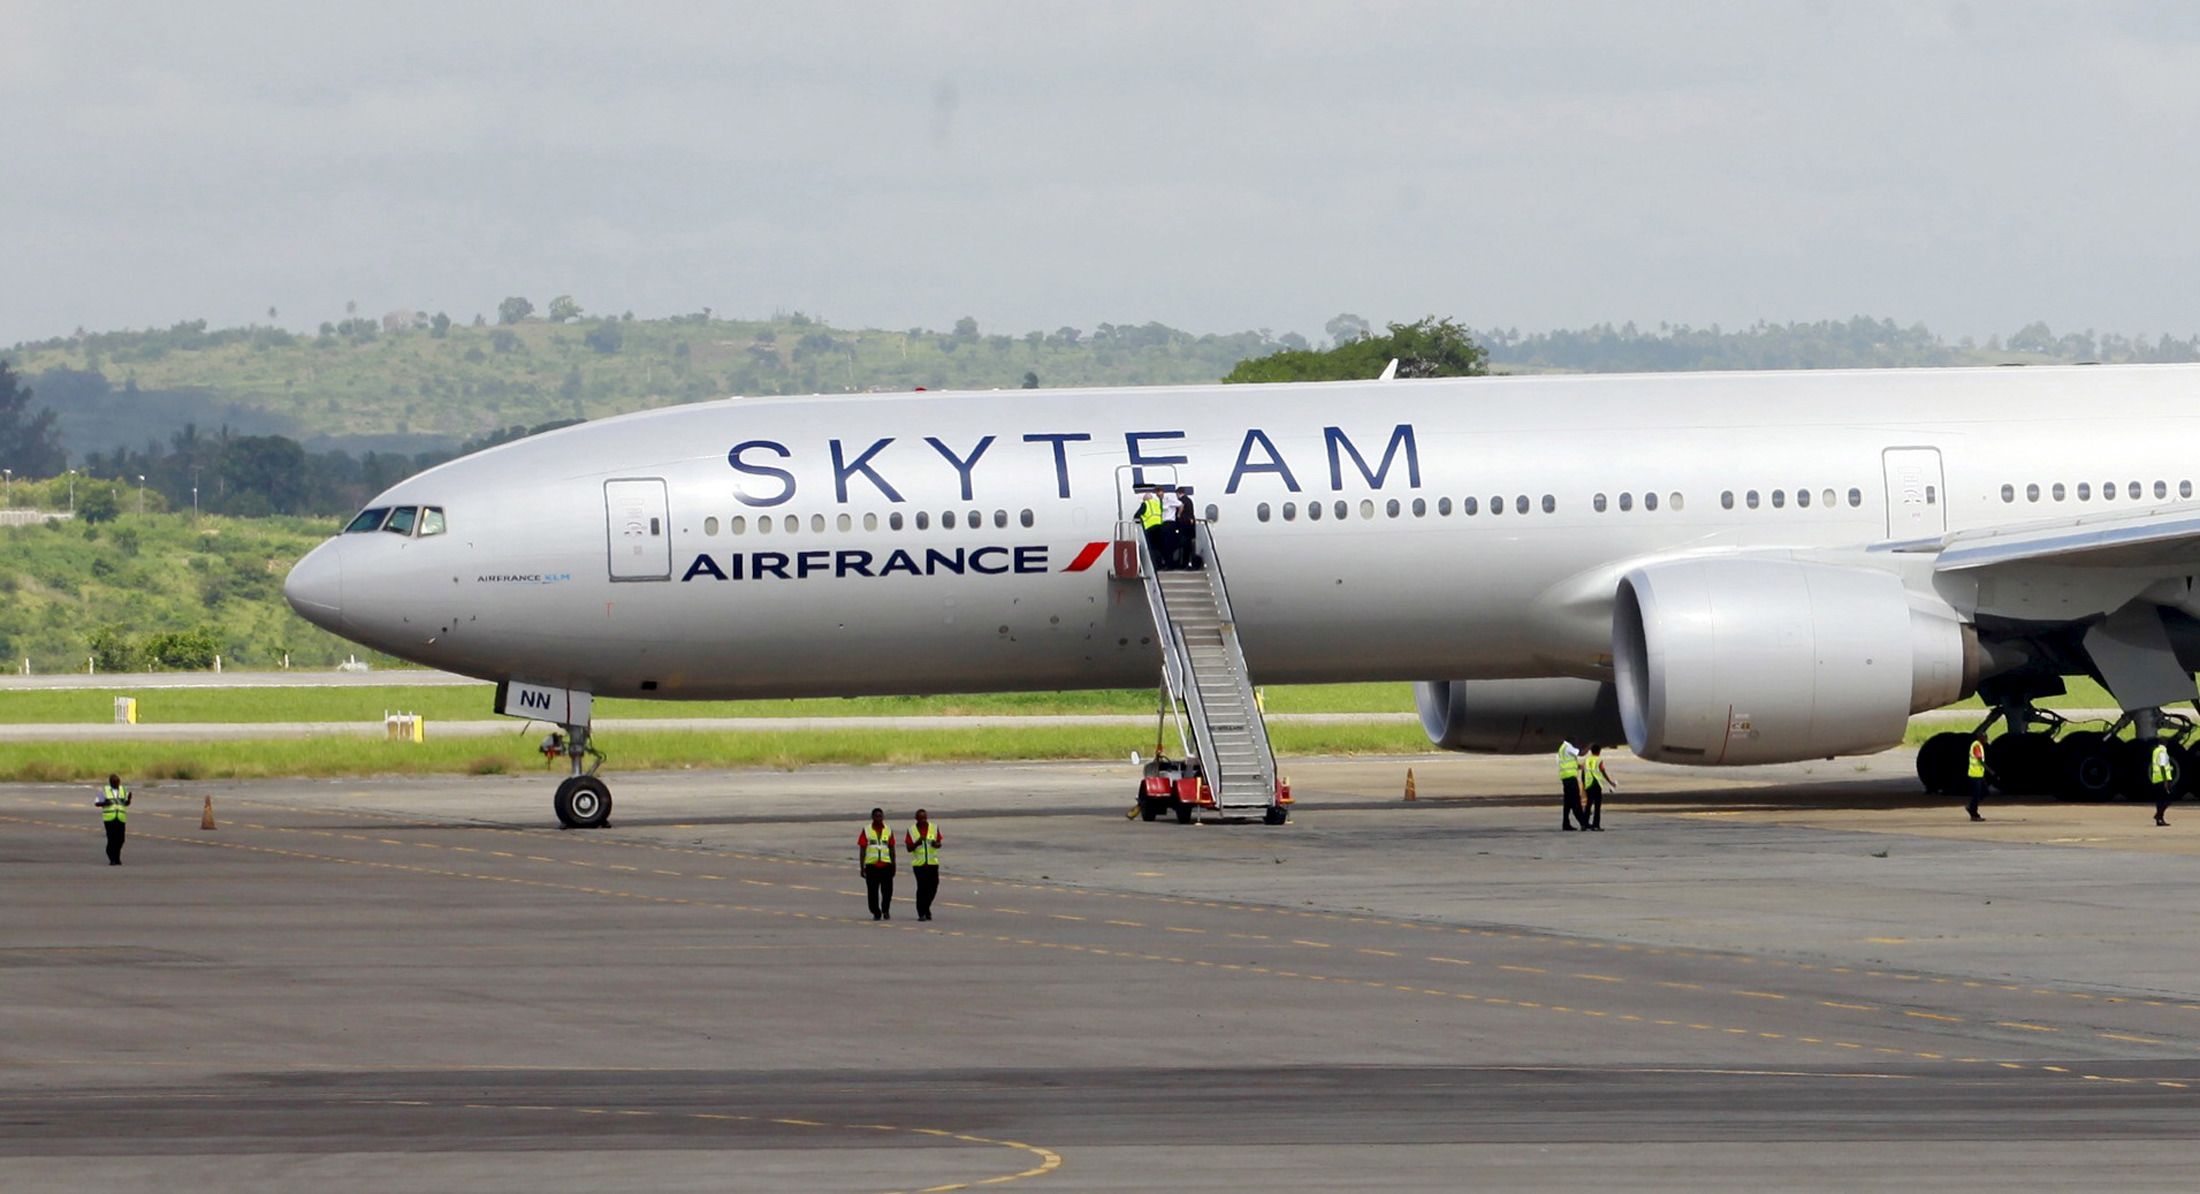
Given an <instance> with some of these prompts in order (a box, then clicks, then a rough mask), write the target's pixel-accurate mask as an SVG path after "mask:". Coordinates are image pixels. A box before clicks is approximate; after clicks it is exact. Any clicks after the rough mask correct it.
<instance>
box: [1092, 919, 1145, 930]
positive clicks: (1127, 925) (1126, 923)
mask: <svg viewBox="0 0 2200 1194" xmlns="http://www.w3.org/2000/svg"><path fill="white" fill-rule="evenodd" d="M1101 923H1103V924H1111V925H1115V926H1116V927H1118V928H1124V929H1143V928H1145V927H1146V924H1145V922H1144V921H1137V920H1110V921H1103V922H1101Z"/></svg>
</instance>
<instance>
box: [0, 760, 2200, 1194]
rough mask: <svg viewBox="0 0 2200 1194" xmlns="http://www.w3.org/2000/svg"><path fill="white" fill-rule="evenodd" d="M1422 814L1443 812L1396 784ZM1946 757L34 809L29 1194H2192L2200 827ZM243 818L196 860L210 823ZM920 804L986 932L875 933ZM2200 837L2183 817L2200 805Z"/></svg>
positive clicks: (836, 777)
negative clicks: (1271, 816) (1973, 788)
mask: <svg viewBox="0 0 2200 1194" xmlns="http://www.w3.org/2000/svg"><path fill="white" fill-rule="evenodd" d="M1408 766H1412V767H1413V768H1414V769H1415V771H1416V779H1417V791H1418V796H1419V799H1417V800H1416V801H1413V802H1411V803H1408V802H1406V801H1404V800H1403V799H1402V786H1403V780H1404V773H1405V769H1406V768H1407V767H1408ZM1909 767H1910V757H1909V756H1908V755H1906V754H1894V755H1889V756H1882V757H1880V758H1875V759H1870V760H1863V761H1857V762H1842V763H1837V764H1815V765H1797V766H1791V767H1779V768H1763V769H1752V770H1747V771H1733V772H1716V773H1709V772H1694V771H1682V770H1678V769H1669V768H1659V767H1653V766H1650V765H1646V764H1640V763H1634V762H1626V763H1624V764H1615V765H1614V771H1615V773H1616V774H1617V778H1618V780H1619V782H1620V784H1621V785H1622V788H1623V790H1622V792H1621V793H1619V794H1618V795H1616V796H1615V798H1614V799H1613V800H1611V801H1610V802H1608V803H1607V805H1606V808H1605V825H1606V828H1607V831H1606V832H1603V833H1561V832H1559V830H1558V827H1557V826H1556V825H1553V824H1552V822H1553V821H1555V820H1557V819H1558V813H1557V809H1556V808H1554V807H1552V806H1553V805H1554V804H1555V803H1556V801H1555V800H1554V799H1553V798H1552V795H1551V793H1549V792H1548V791H1547V789H1548V788H1550V787H1551V786H1552V785H1551V784H1550V783H1549V782H1548V776H1547V774H1546V772H1547V770H1548V768H1547V766H1546V761H1545V760H1543V759H1541V758H1534V759H1501V760H1489V759H1470V758H1459V757H1446V758H1438V759H1431V758H1427V757H1416V758H1413V759H1357V760H1323V761H1308V760H1292V761H1290V762H1289V763H1288V764H1287V768H1286V769H1287V770H1288V771H1290V772H1291V773H1292V779H1293V783H1294V787H1295V789H1296V790H1297V791H1298V793H1299V794H1300V801H1299V804H1298V806H1297V808H1296V809H1295V811H1294V815H1293V823H1292V824H1290V825H1287V826H1282V827H1274V828H1271V827H1266V826H1261V825H1251V824H1247V825H1198V826H1190V827H1186V826H1178V825H1176V824H1174V823H1171V822H1166V821H1164V822H1159V823H1151V824H1149V823H1143V822H1140V821H1137V820H1134V819H1127V818H1126V817H1125V816H1124V813H1125V810H1126V809H1127V808H1128V806H1129V804H1130V800H1129V796H1130V794H1131V789H1132V783H1133V780H1132V776H1131V774H1130V772H1129V769H1128V768H1127V767H1122V766H1107V765H1098V764H1016V765H999V766H987V767H977V768H972V767H919V768H884V767H880V768H816V769H809V770H804V771H800V772H792V773H782V772H769V771H740V772H705V771H694V772H662V773H651V774H634V775H619V774H613V775H611V776H610V777H609V778H610V779H611V782H612V785H613V791H614V793H615V797H616V801H617V804H616V808H615V810H614V813H613V817H612V824H611V826H610V827H609V828H607V829H603V830H597V831H560V830H558V829H556V828H555V827H554V822H553V821H552V820H551V817H550V814H549V809H548V803H549V799H548V797H549V788H550V786H551V785H550V782H549V780H548V779H546V778H544V777H542V776H533V777H480V778H429V779H387V780H371V781H361V780H339V781H333V782H331V781H300V780H290V781H258V782H251V783H236V782H225V783H204V782H192V783H177V782H168V783H160V784H157V785H156V784H152V783H144V784H140V785H138V794H139V798H138V802H137V805H136V807H135V809H134V810H133V816H132V820H131V831H132V832H131V838H130V843H129V845H128V847H127V849H126V852H125V854H124V860H125V865H124V866H122V867H119V868H110V867H108V866H106V865H105V863H104V859H103V857H102V855H101V845H100V835H99V828H98V825H97V823H96V817H97V814H96V813H95V812H94V810H93V809H92V808H91V807H90V799H91V796H92V793H91V792H90V791H89V790H88V789H84V788H81V787H71V786H61V785H0V900H4V901H5V906H6V907H7V908H8V909H9V910H10V911H9V915H8V917H7V919H6V920H5V922H4V924H0V989H4V990H5V992H6V998H5V999H4V1000H0V1186H5V1187H7V1188H9V1189H17V1188H22V1189H58V1188H100V1189H147V1190H150V1189H156V1188H157V1189H163V1190H172V1189H195V1188H217V1187H218V1188H222V1189H242V1190H263V1189H264V1190H274V1189H296V1188H300V1187H311V1188H313V1189H315V1190H316V1191H318V1192H321V1194H333V1192H336V1191H349V1190H370V1189H371V1190H382V1189H391V1188H426V1189H469V1190H472V1189H480V1190H523V1191H528V1192H529V1194H539V1192H542V1191H550V1190H566V1189H576V1190H577V1189H600V1188H604V1187H614V1188H643V1189H652V1190H702V1189H740V1190H788V1189H801V1190H821V1191H864V1190H931V1191H945V1190H951V1189H981V1188H985V1189H990V1188H997V1187H1006V1188H1010V1189H1015V1190H1024V1189H1029V1190H1032V1191H1041V1190H1050V1189H1051V1190H1064V1191H1069V1190H1077V1191H1084V1190H1149V1189H1176V1190H1241V1189H1247V1188H1265V1189H1270V1190H1279V1191H1298V1190H1335V1189H1386V1190H1388V1189H1400V1190H1454V1189H1460V1188H1469V1187H1474V1188H1482V1187H1490V1188H1505V1189H1515V1188H1519V1189H1580V1188H1585V1187H1598V1188H1607V1189H1630V1190H1632V1189H1679V1188H1687V1189H1752V1190H1757V1189H1768V1188H1784V1189H1828V1190H1831V1189H1841V1190H1849V1189H1858V1188H1871V1187H1893V1186H1900V1187H1901V1188H1905V1189H1928V1190H1930V1189H1989V1188H2002V1189H2011V1188H2015V1189H2029V1188H2047V1187H2085V1188H2096V1189H2100V1188H2107V1189H2184V1188H2189V1185H2190V1181H2191V1176H2190V1175H2191V1173H2192V1172H2193V1166H2194V1164H2195V1163H2196V1162H2200V1131H2196V1128H2200V950H2196V949H2195V946H2196V945H2200V940H2196V932H2200V930H2196V929H2195V926H2194V924H2193V920H2192V918H2191V917H2190V916H2189V915H2187V914H2186V912H2187V908H2188V906H2189V905H2190V903H2191V897H2192V893H2193V891H2194V882H2195V880H2196V879H2200V815H2188V812H2187V810H2186V809H2182V808H2181V809H2174V810H2172V812H2171V820H2172V821H2173V822H2175V823H2176V824H2174V825H2173V827H2172V828H2170V829H2159V830H2158V829H2153V828H2151V826H2150V825H2149V824H2148V822H2149V821H2150V819H2151V811H2152V810H2151V809H2150V808H2142V807H2137V806H2132V805H2115V804H2109V805H2073V804H2058V803H2054V802H2042V803H2025V804H2013V803H2009V802H2000V801H1997V802H1994V803H1992V804H1990V805H1989V806H1988V808H1987V810H1986V811H1987V814H1988V816H1989V818H1990V819H1989V820H1988V821H1987V822H1986V823H1984V824H1981V825H1973V824H1971V823H1970V822H1968V821H1967V820H1965V819H1964V818H1963V816H1962V812H1961V810H1960V809H1959V808H1954V807H1951V806H1950V805H1948V804H1947V803H1946V802H1943V801H1931V800H1927V799H1925V798H1922V797H1919V796H1918V795H1917V794H1916V792H1915V786H1916V785H1915V781H1914V779H1913V778H1912V777H1911V776H1910V774H1909V770H1908V769H1909ZM208 796H211V797H212V799H213V801H214V808H215V816H216V820H217V824H218V828H216V829H214V830H211V831H208V830H203V829H201V828H200V816H201V810H202V805H203V801H204V800H205V799H206V798H207V797H208ZM873 804H879V805H883V806H885V807H886V808H887V809H888V810H889V813H890V815H891V817H892V820H893V823H894V824H896V825H903V824H906V822H907V819H908V813H909V812H910V811H911V810H912V809H913V808H914V807H915V806H917V805H918V804H922V805H924V806H926V807H928V808H929V809H930V810H931V811H932V812H933V813H934V814H935V816H936V817H937V818H938V820H939V822H940V824H941V827H942V832H943V834H944V836H945V843H944V845H945V849H944V851H943V853H944V858H945V867H944V871H945V874H946V879H945V881H944V883H943V890H942V901H943V902H942V903H941V905H940V906H939V908H938V911H937V918H936V919H935V920H933V921H931V922H929V923H926V922H919V921H917V920H916V919H915V915H914V910H913V909H912V908H911V906H910V904H909V897H908V887H909V882H908V876H907V875H906V874H904V875H903V876H902V888H903V890H902V891H901V893H900V896H901V898H900V900H899V902H897V904H896V906H895V916H894V918H893V919H892V920H891V921H887V922H878V921H873V920H872V919H871V918H870V916H869V915H868V914H867V913H866V911H865V909H864V907H863V900H862V894H861V884H860V882H859V880H858V878H857V874H856V870H855V861H854V858H855V843H854V834H855V830H856V827H857V825H858V824H859V822H860V821H861V820H862V819H863V817H864V815H865V814H866V813H867V812H868V810H869V808H870V807H871V806H872V805H873ZM2188 822H2189V824H2188Z"/></svg>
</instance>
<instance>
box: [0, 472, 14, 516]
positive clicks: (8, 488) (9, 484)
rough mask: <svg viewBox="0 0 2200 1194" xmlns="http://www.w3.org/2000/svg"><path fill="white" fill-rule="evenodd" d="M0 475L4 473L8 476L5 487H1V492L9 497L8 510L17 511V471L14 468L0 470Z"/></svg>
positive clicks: (7, 498) (7, 500)
mask: <svg viewBox="0 0 2200 1194" xmlns="http://www.w3.org/2000/svg"><path fill="white" fill-rule="evenodd" d="M0 473H4V474H6V476H7V480H6V482H5V483H4V485H0V492H5V493H6V495H7V496H6V501H5V504H6V506H7V508H8V509H10V510H13V509H15V470H14V469H12V468H0Z"/></svg>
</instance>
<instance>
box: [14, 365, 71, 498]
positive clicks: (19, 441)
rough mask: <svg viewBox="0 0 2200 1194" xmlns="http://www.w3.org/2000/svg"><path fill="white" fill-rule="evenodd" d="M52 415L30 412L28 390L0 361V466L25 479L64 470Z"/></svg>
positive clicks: (49, 413) (64, 456)
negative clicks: (12, 470) (13, 471)
mask: <svg viewBox="0 0 2200 1194" xmlns="http://www.w3.org/2000/svg"><path fill="white" fill-rule="evenodd" d="M54 418H55V416H54V412H53V411H51V410H41V411H35V412H34V411H32V410H31V391H30V387H28V386H26V385H24V384H23V383H22V382H21V381H20V380H19V379H18V378H17V377H16V374H15V371H14V370H13V369H10V368H9V367H8V363H7V362H6V361H4V360H0V466H5V467H7V468H11V469H14V470H15V471H16V473H17V474H18V475H21V476H26V477H41V476H51V475H52V474H54V473H58V472H60V471H61V470H62V469H63V468H65V467H67V456H66V454H65V453H63V451H62V448H61V432H60V429H59V428H57V427H55V426H54Z"/></svg>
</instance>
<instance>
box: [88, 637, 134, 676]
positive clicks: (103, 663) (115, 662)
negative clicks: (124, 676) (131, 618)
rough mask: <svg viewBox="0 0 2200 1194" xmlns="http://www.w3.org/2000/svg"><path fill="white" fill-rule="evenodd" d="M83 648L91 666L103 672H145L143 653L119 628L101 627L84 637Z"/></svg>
mask: <svg viewBox="0 0 2200 1194" xmlns="http://www.w3.org/2000/svg"><path fill="white" fill-rule="evenodd" d="M84 648H85V650H86V651H88V652H90V654H91V656H92V666H93V667H95V668H98V669H99V670H100V671H103V672H140V671H144V670H145V653H144V652H143V651H142V650H141V649H140V648H139V647H138V644H137V640H135V639H133V638H131V637H130V636H129V635H128V634H127V633H125V632H124V631H123V629H122V628H121V627H119V626H102V627H100V628H99V629H97V630H94V631H92V632H91V633H90V634H88V635H85V636H84Z"/></svg>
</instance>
